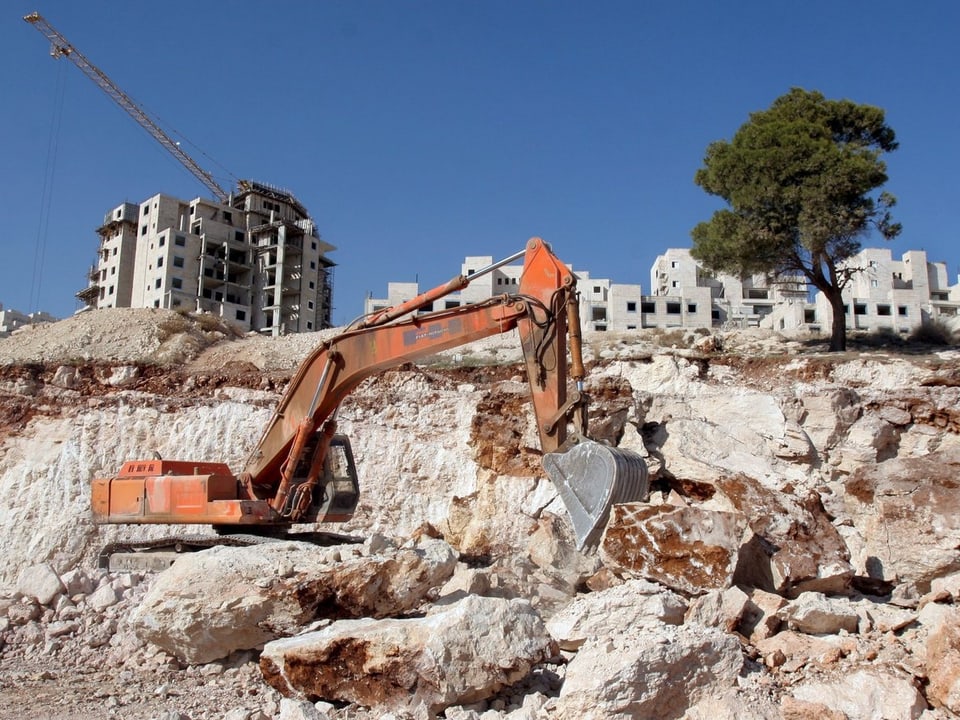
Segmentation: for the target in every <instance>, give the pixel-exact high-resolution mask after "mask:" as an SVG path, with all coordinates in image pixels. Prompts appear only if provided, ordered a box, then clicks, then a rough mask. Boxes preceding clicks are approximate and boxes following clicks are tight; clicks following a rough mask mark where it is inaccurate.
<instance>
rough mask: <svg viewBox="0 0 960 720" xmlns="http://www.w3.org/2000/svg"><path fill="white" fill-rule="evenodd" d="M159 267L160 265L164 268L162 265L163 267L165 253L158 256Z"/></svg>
mask: <svg viewBox="0 0 960 720" xmlns="http://www.w3.org/2000/svg"><path fill="white" fill-rule="evenodd" d="M157 267H158V268H162V267H163V255H161V256H160V257H158V258H157Z"/></svg>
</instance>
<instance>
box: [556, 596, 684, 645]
mask: <svg viewBox="0 0 960 720" xmlns="http://www.w3.org/2000/svg"><path fill="white" fill-rule="evenodd" d="M686 609H687V603H686V602H685V601H684V600H683V598H681V597H680V596H679V595H677V594H676V593H674V592H671V591H670V590H668V589H666V588H665V587H663V586H662V585H657V584H655V583H651V582H647V581H646V580H628V581H627V582H625V583H624V584H622V585H617V586H615V587H612V588H609V589H606V590H602V591H600V592H594V593H588V594H586V595H580V596H578V597H577V598H576V599H574V600H573V602H571V603H570V604H569V605H567V606H566V607H565V608H563V609H562V610H561V611H560V612H558V613H556V614H555V615H554V616H553V617H551V618H550V619H549V620H548V621H547V630H548V631H549V632H550V634H551V635H552V636H553V637H554V638H555V639H556V640H557V642H558V643H559V644H560V647H561V648H562V649H564V650H576V649H577V648H579V647H580V646H581V645H583V643H584V642H585V641H586V640H588V639H589V638H595V637H600V636H607V635H612V634H615V633H617V632H618V631H619V630H620V629H621V628H623V627H659V626H660V625H662V624H669V625H681V624H683V617H684V612H685V611H686Z"/></svg>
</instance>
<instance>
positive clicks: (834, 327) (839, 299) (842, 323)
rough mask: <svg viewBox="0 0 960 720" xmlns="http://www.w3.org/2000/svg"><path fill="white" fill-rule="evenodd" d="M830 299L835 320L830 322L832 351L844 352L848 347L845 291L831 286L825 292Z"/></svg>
mask: <svg viewBox="0 0 960 720" xmlns="http://www.w3.org/2000/svg"><path fill="white" fill-rule="evenodd" d="M824 294H825V295H826V296H827V300H829V301H830V308H831V310H832V311H833V320H832V322H831V324H830V352H844V351H845V350H846V349H847V316H846V314H845V313H844V311H843V293H842V291H841V290H840V288H836V287H831V288H830V289H829V290H828V291H827V292H825V293H824Z"/></svg>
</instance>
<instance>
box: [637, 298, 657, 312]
mask: <svg viewBox="0 0 960 720" xmlns="http://www.w3.org/2000/svg"><path fill="white" fill-rule="evenodd" d="M656 311H657V304H656V303H655V302H652V301H651V300H643V301H641V302H640V312H642V313H655V312H656Z"/></svg>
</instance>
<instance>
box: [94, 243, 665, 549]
mask: <svg viewBox="0 0 960 720" xmlns="http://www.w3.org/2000/svg"><path fill="white" fill-rule="evenodd" d="M519 255H520V253H518V254H517V255H516V256H513V257H511V258H508V259H507V260H505V261H503V262H501V263H497V264H495V265H492V266H490V267H489V268H485V269H484V270H482V271H480V272H478V273H475V274H474V275H471V276H470V277H464V276H459V277H457V278H454V279H452V280H451V281H449V282H448V283H445V284H444V285H440V286H438V287H437V288H434V289H433V290H430V291H428V292H426V293H424V294H423V295H420V296H418V297H416V298H414V299H413V300H410V301H408V302H406V303H402V304H401V305H398V306H396V307H393V308H388V309H386V310H384V311H381V312H379V313H376V314H374V315H371V316H369V317H367V318H365V319H363V320H361V321H360V322H357V323H355V324H354V325H352V326H350V327H348V328H347V329H346V330H345V331H344V332H342V333H341V334H339V335H337V336H336V337H334V338H332V339H331V340H329V341H327V342H324V343H322V344H321V345H319V346H318V347H317V348H316V349H315V350H313V352H311V354H310V355H309V356H308V357H307V358H306V359H305V360H304V361H303V363H302V364H301V365H300V367H299V368H298V370H297V372H296V373H295V375H294V377H293V378H292V379H291V381H290V384H289V385H288V387H287V390H286V392H285V393H284V395H283V397H282V398H281V400H280V402H279V404H278V405H277V408H276V411H275V412H274V414H273V416H272V417H271V419H270V421H269V422H268V423H267V425H266V427H265V429H264V432H263V434H262V436H261V438H260V440H259V442H258V443H257V444H256V446H255V447H254V449H253V451H252V452H251V453H250V455H249V457H248V459H247V462H246V464H245V466H244V468H243V471H242V472H241V473H240V474H239V475H238V476H236V477H234V476H233V475H232V474H230V472H229V469H228V468H227V467H226V466H225V465H219V464H213V463H188V462H183V461H132V462H128V463H126V464H125V465H124V467H123V469H122V471H121V473H120V474H119V475H118V476H117V477H115V478H107V479H98V480H95V481H94V483H93V491H92V503H93V504H92V507H93V513H94V518H95V520H96V521H98V522H101V523H151V522H154V523H198V524H205V523H209V524H214V525H217V526H220V527H224V526H227V527H229V526H236V527H241V526H242V527H244V528H245V529H247V530H249V529H250V528H251V527H254V528H255V527H264V526H266V527H271V526H273V527H275V526H288V525H290V524H293V523H303V522H328V521H333V522H336V521H344V520H347V519H349V518H350V517H351V516H352V514H353V511H354V509H355V507H356V505H357V502H358V498H359V485H358V481H357V473H356V468H355V465H354V461H353V455H352V452H351V449H350V443H349V440H348V439H347V438H346V437H344V436H342V435H339V434H337V432H336V414H337V409H338V408H339V406H340V404H341V402H343V400H344V399H345V398H346V397H347V396H348V395H349V394H350V393H351V392H353V390H355V389H356V387H357V386H358V385H359V384H360V383H361V382H362V381H363V380H364V379H365V378H367V377H370V376H371V375H374V374H376V373H378V372H382V371H383V370H386V369H388V368H392V367H397V366H399V365H402V364H403V363H406V362H412V361H415V360H418V359H421V358H424V357H427V356H430V355H434V354H436V353H438V352H440V351H442V350H447V349H451V348H454V347H458V346H461V345H464V344H467V343H470V342H472V341H474V340H478V339H480V338H485V337H489V336H491V335H496V334H501V333H505V332H508V331H511V330H514V329H516V330H517V331H518V333H519V336H520V342H521V345H522V348H523V354H524V358H525V367H526V373H527V379H528V381H529V385H530V395H531V403H532V406H533V411H534V414H535V416H536V420H537V430H538V433H539V437H540V445H541V448H542V449H543V451H544V452H545V453H547V455H546V457H545V462H544V467H545V469H546V471H547V474H548V475H549V476H550V478H551V480H553V482H554V483H556V484H557V486H558V489H559V492H560V496H561V498H562V499H563V501H564V503H565V504H566V506H567V508H568V510H569V511H570V515H571V519H572V521H573V527H574V531H575V533H576V535H577V538H578V543H579V544H580V545H581V546H583V545H585V544H589V543H591V542H592V541H593V540H594V539H595V537H596V532H597V529H598V528H599V527H600V526H601V525H602V524H603V523H604V522H605V520H606V517H607V514H608V513H609V510H610V506H611V504H613V503H614V502H625V501H628V500H633V499H638V498H639V497H641V496H642V495H643V494H645V492H646V466H645V465H644V463H643V460H642V459H641V458H640V457H639V456H637V455H635V454H634V453H630V452H628V451H625V450H620V449H615V448H610V447H608V446H605V445H601V444H599V443H596V442H594V441H590V440H588V439H587V408H586V403H587V398H586V396H585V395H584V394H583V392H582V388H583V377H584V368H583V361H582V358H581V340H580V330H579V313H578V310H577V302H578V297H577V293H576V277H575V276H574V275H573V273H572V272H571V271H570V269H569V268H568V267H567V266H566V265H564V264H563V263H562V262H560V261H559V260H558V259H557V257H556V256H555V255H554V254H553V252H552V251H551V250H550V248H549V246H548V245H547V244H546V243H544V242H543V241H542V240H541V239H539V238H533V239H531V240H530V241H529V242H528V243H527V248H526V250H525V252H524V253H523V256H524V268H523V273H522V275H521V278H520V283H519V292H518V293H517V294H515V295H503V296H499V297H494V298H490V299H489V300H486V301H483V302H479V303H474V304H469V305H461V306H458V307H455V308H451V309H449V310H441V311H437V312H429V313H425V314H420V313H419V311H421V310H423V309H424V308H426V307H428V306H430V305H432V303H433V302H434V301H435V300H436V299H438V298H440V297H443V296H445V295H448V294H450V293H452V292H456V291H458V290H460V289H462V288H463V287H465V286H466V285H467V284H469V282H470V281H471V280H473V279H476V277H478V276H479V275H480V274H482V273H485V272H489V271H491V270H492V269H495V268H497V267H500V266H501V265H503V264H504V263H506V262H508V261H511V260H513V259H516V258H517V257H519ZM568 379H569V380H572V381H573V382H574V383H575V386H574V387H573V388H570V387H568ZM569 426H572V427H573V429H574V433H573V434H572V435H571V434H569ZM571 446H573V447H574V448H576V452H573V453H572V454H570V452H568V451H569V450H570V449H571ZM568 458H569V459H568ZM621 476H622V477H623V478H625V482H620V481H619V480H620V477H621Z"/></svg>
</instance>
